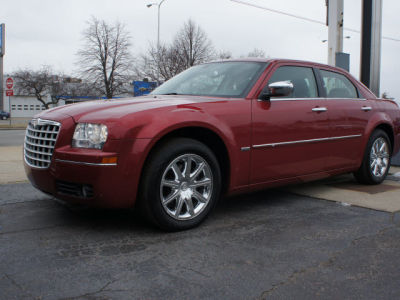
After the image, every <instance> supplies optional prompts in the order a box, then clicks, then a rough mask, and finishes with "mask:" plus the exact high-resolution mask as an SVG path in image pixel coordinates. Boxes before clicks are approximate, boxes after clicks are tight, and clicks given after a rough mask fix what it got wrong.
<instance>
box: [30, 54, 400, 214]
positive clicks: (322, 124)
mask: <svg viewBox="0 0 400 300" xmlns="http://www.w3.org/2000/svg"><path fill="white" fill-rule="evenodd" d="M268 62H269V65H268V67H267V68H266V70H265V71H264V73H263V74H262V75H261V76H260V78H259V79H258V80H257V81H256V83H255V84H254V86H253V88H252V89H251V90H250V92H249V94H248V95H247V97H245V98H240V99H238V98H234V99H233V98H232V99H229V98H210V97H198V96H173V95H171V96H157V97H154V96H144V97H139V98H132V99H123V100H110V101H109V100H106V101H95V102H87V103H83V104H78V105H68V106H64V107H57V108H54V109H51V110H48V111H45V112H42V113H41V114H39V115H37V117H40V118H42V119H47V120H54V121H58V122H60V123H62V126H61V130H60V133H59V137H58V140H57V143H56V147H55V150H54V154H53V157H52V163H51V165H50V168H49V169H45V170H40V169H35V168H31V167H29V166H27V165H25V169H26V172H27V175H28V178H29V179H30V181H31V182H32V184H33V185H34V186H36V187H37V188H39V189H41V190H43V191H45V192H47V193H50V194H53V195H55V196H56V197H58V198H60V199H63V200H66V201H70V202H79V203H86V204H89V205H99V206H108V207H129V206H132V205H133V204H134V203H135V200H136V197H137V193H138V187H139V181H140V176H141V173H142V170H143V166H144V163H145V160H146V158H147V156H148V154H149V153H150V151H151V149H153V147H154V146H155V145H156V143H157V141H159V140H160V139H161V138H163V137H164V136H165V135H167V134H169V133H171V132H173V131H174V130H177V129H180V128H184V127H200V128H204V129H207V130H209V131H212V132H214V133H215V134H216V135H218V136H219V137H220V138H221V140H222V141H223V143H224V144H225V146H226V149H227V152H228V156H229V157H228V158H229V163H230V166H229V180H228V182H229V186H228V193H235V192H242V191H248V190H254V189H259V188H264V187H271V186H277V185H283V184H287V183H294V182H300V181H308V180H314V179H318V178H322V177H327V176H330V175H334V174H339V173H344V172H351V171H355V170H356V169H358V167H359V166H360V164H361V159H362V156H363V153H364V148H365V146H366V143H367V141H368V138H369V136H370V134H371V132H372V131H373V130H374V129H375V128H376V127H377V126H379V125H382V124H385V125H387V126H388V128H391V131H392V133H393V139H394V153H393V154H395V153H397V152H398V151H399V148H400V111H399V107H398V105H397V104H396V103H394V102H393V101H389V100H382V99H377V98H376V97H375V96H374V95H373V94H372V93H371V92H370V91H369V90H368V89H367V88H365V87H364V86H363V85H362V84H361V83H359V82H358V81H357V80H356V79H354V78H353V77H352V76H351V75H349V74H348V73H346V72H345V71H343V70H339V69H336V68H333V67H330V66H326V65H321V64H315V63H309V62H300V61H290V60H269V61H268ZM280 65H297V66H308V67H314V68H323V69H328V70H333V71H335V72H338V73H342V74H344V75H345V76H347V77H348V79H349V80H351V82H352V83H353V84H354V85H355V86H356V87H357V88H358V90H359V91H360V93H361V94H362V96H363V98H365V99H363V100H361V99H359V100H345V99H327V98H316V99H309V100H302V101H296V100H294V101H293V100H292V101H258V100H257V97H258V95H259V94H260V92H261V90H262V88H263V87H264V85H265V84H266V83H267V82H268V79H269V77H270V76H271V75H272V73H273V71H274V70H275V69H276V67H277V66H280ZM363 106H370V107H371V108H372V110H371V111H367V112H365V111H362V110H361V108H362V107H363ZM315 107H326V108H327V109H328V111H327V112H324V113H314V112H311V110H312V109H313V108H315ZM78 122H91V123H103V124H106V125H107V127H108V131H109V136H108V140H107V142H106V144H105V145H104V148H103V150H102V151H100V150H88V149H75V148H72V147H71V139H72V135H73V132H74V128H75V125H76V123H78ZM351 135H361V136H360V137H359V138H350V139H338V140H327V141H323V142H313V143H298V144H289V145H283V146H278V147H265V148H252V149H251V150H250V151H242V150H241V148H242V147H251V146H254V145H261V144H272V143H283V142H289V141H299V140H312V139H323V138H331V137H338V136H351ZM107 157H117V158H118V164H117V166H90V165H77V164H69V163H65V162H57V161H56V160H57V159H61V160H70V161H76V162H88V163H101V162H102V159H103V158H107ZM56 180H63V181H67V182H75V183H84V184H91V185H93V188H94V196H95V197H94V199H88V200H84V199H80V198H74V197H71V196H65V195H61V194H58V192H57V190H56V185H55V182H56ZM141 192H143V191H141Z"/></svg>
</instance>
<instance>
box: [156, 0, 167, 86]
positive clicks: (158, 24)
mask: <svg viewBox="0 0 400 300" xmlns="http://www.w3.org/2000/svg"><path fill="white" fill-rule="evenodd" d="M164 1H165V0H161V2H160V3H159V4H158V5H157V8H158V22H157V54H158V55H157V56H159V55H160V9H161V4H162V3H163V2H164ZM157 83H158V85H160V66H158V67H157Z"/></svg>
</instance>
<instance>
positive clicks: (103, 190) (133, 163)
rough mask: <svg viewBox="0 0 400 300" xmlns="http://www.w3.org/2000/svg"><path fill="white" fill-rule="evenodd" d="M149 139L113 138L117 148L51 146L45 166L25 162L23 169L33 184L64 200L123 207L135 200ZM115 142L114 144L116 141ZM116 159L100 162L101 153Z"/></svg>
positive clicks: (75, 202)
mask: <svg viewBox="0 0 400 300" xmlns="http://www.w3.org/2000/svg"><path fill="white" fill-rule="evenodd" d="M149 142H150V140H146V139H142V140H135V141H126V142H121V143H120V142H119V141H118V143H117V142H116V145H115V149H119V150H120V151H119V152H103V151H99V150H88V149H74V148H71V147H69V146H68V147H62V148H59V149H55V151H54V154H53V157H52V161H51V164H50V166H49V168H47V169H39V168H34V167H31V166H29V165H28V164H27V163H26V162H24V165H25V172H26V175H27V177H28V179H29V181H30V182H31V183H32V185H33V186H34V187H36V188H37V189H39V190H41V191H43V192H45V193H48V194H51V195H53V196H54V197H56V198H58V199H60V200H63V201H65V202H69V203H74V204H84V205H88V206H96V207H108V208H127V207H133V206H134V204H135V201H136V197H137V193H138V186H139V182H140V174H141V170H142V166H143V163H144V157H145V155H144V150H145V149H146V146H147V145H148V143H149ZM117 144H118V145H117ZM115 156H116V157H117V158H118V160H117V163H111V164H105V163H102V158H104V157H115Z"/></svg>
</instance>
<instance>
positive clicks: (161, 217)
mask: <svg viewBox="0 0 400 300" xmlns="http://www.w3.org/2000/svg"><path fill="white" fill-rule="evenodd" d="M145 168H146V169H145V172H144V176H143V180H142V185H141V197H140V202H141V203H140V204H141V207H142V210H143V211H144V213H145V214H146V216H147V217H148V219H150V220H151V221H152V222H153V223H155V224H156V225H157V226H158V227H160V228H161V229H164V230H169V231H175V230H184V229H189V228H192V227H194V226H197V225H198V224H200V223H201V222H202V221H203V220H204V219H205V218H206V217H207V215H208V214H209V213H210V211H211V210H212V208H213V207H214V206H215V204H216V202H217V200H218V198H219V194H220V186H221V172H220V168H219V165H218V161H217V159H216V157H215V155H214V153H213V152H212V151H211V150H210V149H209V148H208V147H207V146H206V145H204V144H202V143H200V142H198V141H197V140H193V139H188V138H176V139H172V140H170V141H168V142H166V143H164V144H162V145H161V146H160V147H158V148H157V150H156V151H155V152H154V153H153V154H152V155H151V157H150V158H149V162H148V163H147V165H146V167H145Z"/></svg>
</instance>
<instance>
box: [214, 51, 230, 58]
mask: <svg viewBox="0 0 400 300" xmlns="http://www.w3.org/2000/svg"><path fill="white" fill-rule="evenodd" d="M232 57H233V56H232V52H231V51H226V50H223V51H220V52H218V54H217V58H218V59H230V58H232Z"/></svg>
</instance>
